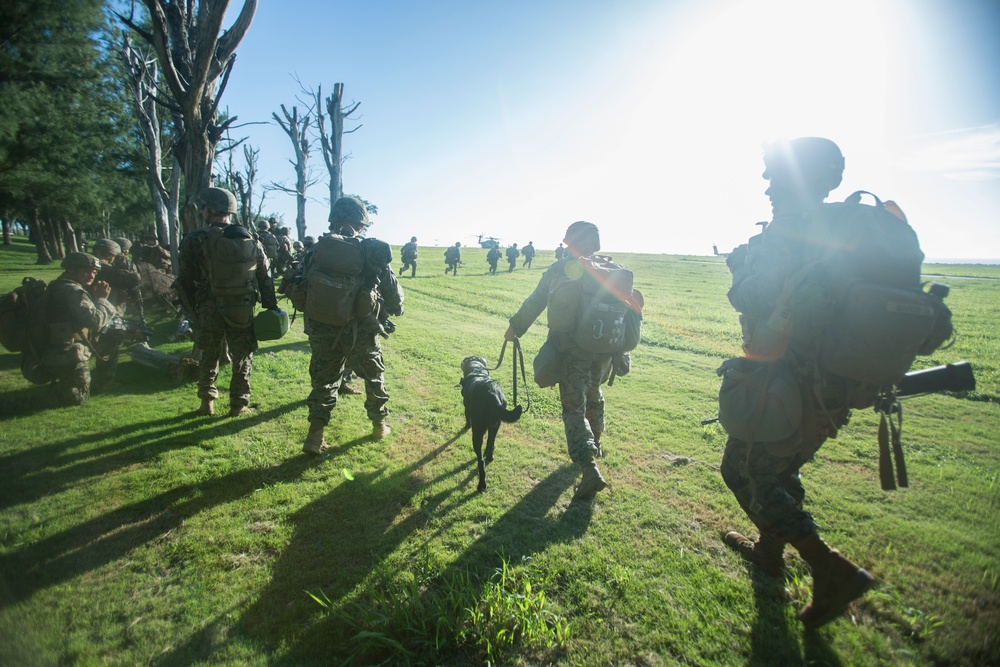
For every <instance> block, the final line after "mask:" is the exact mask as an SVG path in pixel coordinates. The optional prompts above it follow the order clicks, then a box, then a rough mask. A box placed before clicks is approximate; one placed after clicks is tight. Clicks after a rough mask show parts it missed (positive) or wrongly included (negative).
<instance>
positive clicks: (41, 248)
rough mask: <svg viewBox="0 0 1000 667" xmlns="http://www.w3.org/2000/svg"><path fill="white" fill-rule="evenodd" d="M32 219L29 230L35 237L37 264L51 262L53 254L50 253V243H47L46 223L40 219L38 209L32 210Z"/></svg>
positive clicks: (29, 222)
mask: <svg viewBox="0 0 1000 667" xmlns="http://www.w3.org/2000/svg"><path fill="white" fill-rule="evenodd" d="M31 213H32V215H31V220H29V221H28V230H29V233H30V235H31V237H32V238H33V239H35V251H36V252H37V253H38V260H37V261H36V262H35V263H36V264H43V265H44V264H51V263H52V255H51V254H50V253H49V247H48V244H47V243H45V231H44V230H43V227H44V225H43V224H42V223H41V221H40V220H39V219H38V210H37V209H36V210H34V211H32V212H31Z"/></svg>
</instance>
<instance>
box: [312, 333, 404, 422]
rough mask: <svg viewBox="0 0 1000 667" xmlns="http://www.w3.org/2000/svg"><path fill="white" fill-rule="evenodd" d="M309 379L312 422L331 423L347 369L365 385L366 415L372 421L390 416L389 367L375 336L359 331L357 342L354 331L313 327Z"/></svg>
mask: <svg viewBox="0 0 1000 667" xmlns="http://www.w3.org/2000/svg"><path fill="white" fill-rule="evenodd" d="M310 328H311V329H312V331H311V332H310V334H309V347H311V348H312V359H310V361H309V377H310V379H311V380H312V391H311V392H310V393H309V398H308V399H306V405H308V406H309V418H310V419H314V418H315V419H322V420H323V421H325V422H329V421H330V414H331V413H332V412H333V408H334V407H335V406H336V405H337V391H338V390H339V389H340V384H341V382H342V381H343V379H344V369H345V367H350V369H351V370H352V371H354V373H356V374H357V375H358V377H361V378H363V379H364V381H365V412H367V413H368V418H369V419H371V420H373V421H374V420H377V419H381V418H382V417H384V416H385V415H387V414H388V413H389V411H388V410H387V409H386V407H385V404H386V403H388V402H389V394H388V393H386V390H385V364H384V363H383V362H382V346H381V345H379V340H378V336H377V335H376V334H375V333H372V332H366V331H358V332H357V339H356V340H355V337H354V335H353V332H352V331H351V329H350V328H342V327H330V326H322V325H317V324H315V323H310Z"/></svg>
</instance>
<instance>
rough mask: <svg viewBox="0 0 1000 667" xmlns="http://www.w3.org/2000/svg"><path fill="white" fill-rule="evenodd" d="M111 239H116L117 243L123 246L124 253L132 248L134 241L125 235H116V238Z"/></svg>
mask: <svg viewBox="0 0 1000 667" xmlns="http://www.w3.org/2000/svg"><path fill="white" fill-rule="evenodd" d="M111 240H112V241H114V242H115V243H117V244H118V245H119V246H121V249H122V252H123V253H125V252H128V251H129V250H131V249H132V242H131V241H129V240H128V239H127V238H125V237H124V236H116V237H115V238H113V239H111Z"/></svg>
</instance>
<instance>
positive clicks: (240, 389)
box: [226, 327, 258, 413]
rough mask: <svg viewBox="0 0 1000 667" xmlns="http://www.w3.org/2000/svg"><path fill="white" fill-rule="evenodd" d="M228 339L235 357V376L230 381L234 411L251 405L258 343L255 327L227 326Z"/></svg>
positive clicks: (230, 396)
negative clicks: (251, 377) (251, 383)
mask: <svg viewBox="0 0 1000 667" xmlns="http://www.w3.org/2000/svg"><path fill="white" fill-rule="evenodd" d="M226 340H227V341H229V353H230V354H231V355H232V358H233V377H232V380H231V381H230V383H229V411H230V412H231V413H232V412H238V411H240V410H241V409H242V408H245V407H247V406H249V405H250V374H251V373H252V372H253V353H254V352H256V351H257V347H258V345H257V337H256V336H255V335H254V333H253V327H245V328H236V327H227V328H226Z"/></svg>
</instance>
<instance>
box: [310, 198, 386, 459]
mask: <svg viewBox="0 0 1000 667" xmlns="http://www.w3.org/2000/svg"><path fill="white" fill-rule="evenodd" d="M368 224H369V219H368V212H367V211H366V210H365V207H364V205H363V204H362V202H361V201H359V200H358V199H357V198H355V197H341V198H340V199H338V200H337V201H336V202H334V205H333V207H332V209H331V211H330V231H331V232H333V233H332V234H330V235H327V236H324V237H322V238H321V239H320V240H319V241H317V242H316V244H315V245H313V247H312V249H311V250H310V251H309V252H308V253H306V256H305V259H304V260H303V261H302V268H301V270H300V271H301V272H300V274H299V276H300V277H301V278H300V279H299V280H298V283H299V284H300V285H303V286H304V292H305V293H304V295H302V296H298V297H296V298H300V299H302V305H303V307H302V309H301V310H302V311H303V312H304V313H305V332H306V334H308V336H309V347H310V348H311V349H312V359H311V360H310V362H309V377H310V380H311V383H312V391H311V392H310V393H309V398H308V399H306V404H307V405H308V406H309V432H308V434H307V435H306V439H305V443H304V444H303V446H302V451H304V452H306V453H307V454H319V453H321V452H323V451H325V450H326V449H328V448H329V445H327V443H326V441H325V440H324V438H323V431H324V429H325V428H326V425H327V424H328V423H329V421H330V417H331V414H332V412H333V408H334V407H335V406H336V405H337V393H338V390H339V389H340V386H341V383H342V382H343V381H344V376H345V373H344V371H345V368H346V367H347V366H349V367H350V369H351V370H352V371H354V372H355V373H357V374H358V375H359V376H360V377H361V378H362V379H364V382H365V411H366V412H367V413H368V418H369V419H370V420H371V422H372V438H374V439H375V440H381V439H382V438H384V437H386V436H387V435H389V433H390V432H391V429H390V428H389V426H388V424H386V415H388V413H389V411H388V410H387V409H386V403H388V402H389V394H388V392H386V389H385V363H384V361H383V360H382V347H381V345H380V344H379V335H380V334H384V333H385V330H384V329H383V328H382V327H383V325H382V323H383V322H384V321H385V320H386V318H387V317H388V316H389V315H402V313H403V290H402V288H401V287H400V286H399V282H398V281H397V279H396V274H395V273H394V272H393V270H392V266H391V262H392V251H391V249H390V248H389V246H388V244H386V243H385V242H383V241H379V240H378V239H374V238H365V239H362V238H361V233H362V232H363V231H364V230H365V228H366V227H367V226H368ZM296 307H298V306H296Z"/></svg>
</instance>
